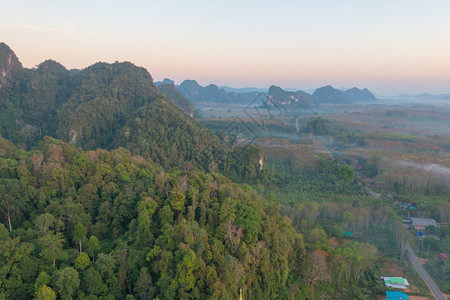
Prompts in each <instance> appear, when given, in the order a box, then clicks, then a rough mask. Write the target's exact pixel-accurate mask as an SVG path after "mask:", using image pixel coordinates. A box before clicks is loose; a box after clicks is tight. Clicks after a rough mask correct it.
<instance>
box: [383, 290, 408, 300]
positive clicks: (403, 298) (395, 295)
mask: <svg viewBox="0 0 450 300" xmlns="http://www.w3.org/2000/svg"><path fill="white" fill-rule="evenodd" d="M386 299H387V300H409V298H408V295H406V294H405V293H403V292H390V291H386Z"/></svg>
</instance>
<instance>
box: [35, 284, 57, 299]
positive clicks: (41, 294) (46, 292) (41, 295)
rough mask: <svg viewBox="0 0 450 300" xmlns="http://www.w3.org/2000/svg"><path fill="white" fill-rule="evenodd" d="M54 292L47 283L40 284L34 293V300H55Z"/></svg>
mask: <svg viewBox="0 0 450 300" xmlns="http://www.w3.org/2000/svg"><path fill="white" fill-rule="evenodd" d="M55 299H56V293H55V292H54V291H53V290H52V289H51V288H50V287H48V286H47V285H45V284H44V285H42V286H41V287H40V288H39V290H38V291H37V293H36V300H55Z"/></svg>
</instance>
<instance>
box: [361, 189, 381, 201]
mask: <svg viewBox="0 0 450 300" xmlns="http://www.w3.org/2000/svg"><path fill="white" fill-rule="evenodd" d="M365 189H366V190H367V191H368V192H369V194H371V195H372V197H374V198H375V199H380V196H378V195H377V193H375V192H374V191H372V190H371V189H369V188H368V187H365Z"/></svg>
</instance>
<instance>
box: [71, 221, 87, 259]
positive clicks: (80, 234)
mask: <svg viewBox="0 0 450 300" xmlns="http://www.w3.org/2000/svg"><path fill="white" fill-rule="evenodd" d="M86 234H87V230H86V227H84V225H83V224H82V223H81V222H78V223H77V225H75V228H74V229H73V239H74V240H75V242H77V243H78V245H79V246H80V253H81V252H83V249H82V247H81V243H82V242H83V240H84V239H86Z"/></svg>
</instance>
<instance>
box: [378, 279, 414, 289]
mask: <svg viewBox="0 0 450 300" xmlns="http://www.w3.org/2000/svg"><path fill="white" fill-rule="evenodd" d="M383 279H384V284H386V286H387V287H391V288H394V289H406V288H408V287H409V282H408V280H406V279H405V278H403V277H383Z"/></svg>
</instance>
